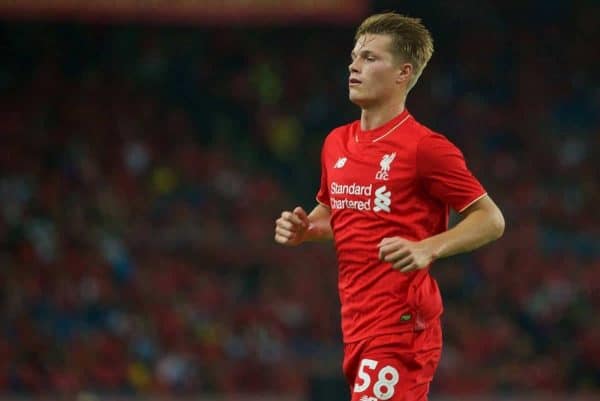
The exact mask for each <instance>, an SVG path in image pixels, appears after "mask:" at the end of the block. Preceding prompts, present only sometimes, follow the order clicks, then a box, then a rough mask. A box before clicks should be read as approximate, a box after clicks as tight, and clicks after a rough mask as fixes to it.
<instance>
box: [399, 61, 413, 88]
mask: <svg viewBox="0 0 600 401" xmlns="http://www.w3.org/2000/svg"><path fill="white" fill-rule="evenodd" d="M412 72H413V66H412V64H410V63H402V64H400V65H399V66H398V70H397V73H396V83H398V84H399V83H402V82H408V80H409V79H410V76H411V75H412Z"/></svg>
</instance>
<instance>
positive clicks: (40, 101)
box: [0, 2, 600, 394]
mask: <svg viewBox="0 0 600 401" xmlns="http://www.w3.org/2000/svg"><path fill="white" fill-rule="evenodd" d="M459 3H460V2H459ZM551 3H552V2H551ZM552 4H554V3H552ZM442 11H443V13H442V12H440V13H439V14H440V15H437V17H436V16H433V15H432V16H428V15H424V17H425V22H426V23H427V24H428V25H429V26H430V27H431V28H432V31H433V34H434V38H435V40H436V48H437V49H436V54H435V55H434V57H433V59H432V62H431V64H430V65H429V67H428V68H427V69H426V70H425V72H424V74H423V77H422V78H421V82H420V83H419V84H418V85H417V87H416V88H415V89H414V90H413V93H411V95H410V97H409V101H408V108H409V110H410V111H411V112H412V113H413V115H415V117H416V118H417V119H418V120H420V121H422V122H423V123H425V124H426V125H429V126H431V127H432V128H433V129H436V130H438V131H440V132H442V133H444V134H446V135H447V136H448V137H449V138H450V139H451V140H452V141H454V142H455V143H457V144H458V145H459V146H460V147H461V149H462V150H463V152H464V153H465V156H466V158H467V160H468V162H469V165H470V168H471V169H472V170H473V171H474V173H475V174H476V175H477V176H478V177H480V179H481V180H482V182H483V184H484V186H485V187H486V188H487V189H488V191H489V193H490V194H491V195H492V197H493V198H494V199H495V200H496V202H497V203H498V204H499V205H500V206H501V208H502V209H503V211H504V213H505V216H506V220H507V232H506V234H505V236H504V238H503V239H502V240H501V241H499V242H497V243H495V244H493V245H491V246H489V247H486V248H484V249H482V250H480V251H478V252H475V253H474V254H471V255H468V256H461V257H455V258H452V259H448V260H446V261H441V262H439V263H437V264H436V265H435V266H434V268H433V274H434V276H435V277H436V278H437V279H438V281H439V284H440V287H441V289H442V293H443V295H444V300H445V315H444V325H445V326H444V327H445V349H444V357H443V359H442V363H441V366H440V369H439V373H438V376H437V378H436V380H435V382H434V385H433V389H432V391H433V392H434V393H438V394H467V393H482V392H508V393H510V392H518V391H537V390H543V391H553V392H560V391H569V392H588V391H590V392H593V391H600V390H599V388H600V384H599V383H600V341H599V339H600V320H599V319H598V318H597V314H598V311H599V307H600V244H599V240H598V238H600V233H599V229H600V224H599V223H600V218H599V213H598V205H599V204H600V187H599V186H600V183H599V180H598V159H597V158H598V157H599V156H600V150H599V146H600V135H599V134H600V132H599V131H600V121H599V114H598V112H597V111H598V110H599V109H600V87H599V85H598V80H597V71H598V70H599V69H600V53H599V52H597V51H591V47H590V46H592V47H593V45H590V44H591V43H595V42H594V38H596V39H597V38H598V24H597V21H598V17H599V16H598V14H594V13H590V12H589V10H588V9H587V8H586V7H583V6H582V7H577V6H570V7H568V8H567V9H566V10H565V9H563V8H556V7H555V8H552V7H546V8H545V9H544V12H541V13H539V14H537V15H535V18H530V17H531V16H528V15H527V14H524V15H523V18H520V19H519V18H514V19H511V18H510V17H508V16H507V15H508V14H510V13H509V11H511V10H510V9H508V8H507V9H506V10H500V11H499V12H497V13H492V12H489V10H487V11H486V10H483V11H481V10H471V11H470V12H465V10H460V9H459V7H457V8H456V9H454V8H448V9H447V10H442ZM503 12H505V14H503ZM442 15H443V17H444V18H443V19H442ZM457 22H460V23H459V24H457ZM474 33H476V34H474ZM352 36H353V32H352V30H351V29H349V28H344V27H333V28H332V27H330V28H327V29H326V28H324V27H310V26H302V27H301V26H298V27H286V28H283V27H280V28H270V29H267V28H253V29H250V28H247V29H237V30H231V29H219V28H213V29H192V28H157V27H139V26H138V27H134V26H102V25H98V26H85V25H65V24H41V23H27V24H23V23H21V24H17V23H5V24H3V26H2V27H1V28H0V42H1V43H2V48H3V49H4V52H3V53H4V61H3V63H2V65H0V87H1V88H2V89H1V91H0V101H1V104H2V107H1V108H0V135H1V138H2V142H1V144H2V146H0V243H1V248H0V249H1V250H0V258H1V261H0V263H1V265H2V268H1V269H0V295H1V298H0V392H3V393H15V392H16V393H20V392H23V393H28V394H48V393H53V392H57V393H73V392H77V391H80V390H83V389H87V390H93V391H98V392H109V393H112V392H118V393H125V394H129V393H135V394H146V393H164V394H185V393H188V394H189V393H192V392H204V393H232V392H239V391H241V392H245V393H262V392H272V393H302V392H303V391H305V390H306V386H307V380H308V378H309V377H310V376H314V375H331V374H339V372H340V367H339V365H340V363H341V359H340V358H341V347H340V332H339V327H338V326H339V312H338V307H339V304H338V300H337V293H336V284H335V283H336V267H335V258H334V254H333V250H332V247H331V245H329V244H311V245H307V246H305V247H303V248H299V249H284V248H280V247H277V246H276V245H275V244H274V243H273V240H272V231H273V222H274V219H275V218H276V216H277V214H278V213H279V212H280V210H282V208H289V207H293V206H295V205H296V204H297V203H300V204H302V205H303V206H304V207H305V208H310V207H312V205H313V204H314V194H315V192H316V189H317V186H318V182H319V148H320V145H321V142H322V140H323V138H324V136H325V135H326V134H327V133H328V131H329V130H330V129H331V128H333V127H335V126H337V125H340V124H342V123H345V122H348V121H351V120H353V119H356V118H357V116H358V111H357V110H355V109H354V108H353V106H352V105H350V104H349V103H348V101H347V96H346V90H347V89H346V79H347V75H346V65H347V62H348V58H349V56H348V52H349V50H350V48H351V45H352Z"/></svg>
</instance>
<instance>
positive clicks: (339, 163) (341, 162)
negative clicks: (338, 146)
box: [333, 157, 348, 168]
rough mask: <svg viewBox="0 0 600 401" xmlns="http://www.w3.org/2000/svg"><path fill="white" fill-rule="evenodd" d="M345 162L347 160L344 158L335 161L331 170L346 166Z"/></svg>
mask: <svg viewBox="0 0 600 401" xmlns="http://www.w3.org/2000/svg"><path fill="white" fill-rule="evenodd" d="M347 160H348V159H347V158H345V157H340V158H339V159H337V161H336V162H335V164H334V165H333V168H342V167H344V165H346V161H347Z"/></svg>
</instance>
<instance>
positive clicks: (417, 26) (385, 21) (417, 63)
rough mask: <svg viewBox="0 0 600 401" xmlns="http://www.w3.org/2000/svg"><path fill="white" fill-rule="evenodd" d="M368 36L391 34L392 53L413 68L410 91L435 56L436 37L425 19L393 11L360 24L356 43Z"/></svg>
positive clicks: (409, 84)
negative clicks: (425, 23) (426, 26)
mask: <svg viewBox="0 0 600 401" xmlns="http://www.w3.org/2000/svg"><path fill="white" fill-rule="evenodd" d="M365 34H374V35H389V36H390V37H391V38H392V48H391V49H390V50H391V51H392V54H393V55H394V56H395V57H396V59H397V60H399V61H400V62H408V63H410V64H412V66H413V73H412V76H411V78H410V81H409V82H408V90H409V91H410V90H411V89H412V87H413V86H415V84H416V83H417V80H418V79H419V77H420V76H421V73H422V72H423V70H424V69H425V66H426V65H427V63H428V62H429V59H430V58H431V56H432V54H433V38H432V37H431V33H429V31H428V30H427V28H425V26H424V25H423V24H422V23H421V19H420V18H411V17H407V16H405V15H401V14H398V13H393V12H389V13H383V14H374V15H371V16H370V17H368V18H367V19H365V20H364V21H363V22H362V23H361V24H360V26H359V27H358V29H357V30H356V34H355V35H354V40H355V41H357V40H358V38H360V37H361V36H362V35H365Z"/></svg>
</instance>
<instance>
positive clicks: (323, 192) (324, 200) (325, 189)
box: [317, 145, 331, 207]
mask: <svg viewBox="0 0 600 401" xmlns="http://www.w3.org/2000/svg"><path fill="white" fill-rule="evenodd" d="M317 202H319V203H320V204H322V205H323V206H327V207H331V206H330V201H329V186H328V185H327V165H326V164H325V145H323V149H322V150H321V185H320V187H319V192H317Z"/></svg>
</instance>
